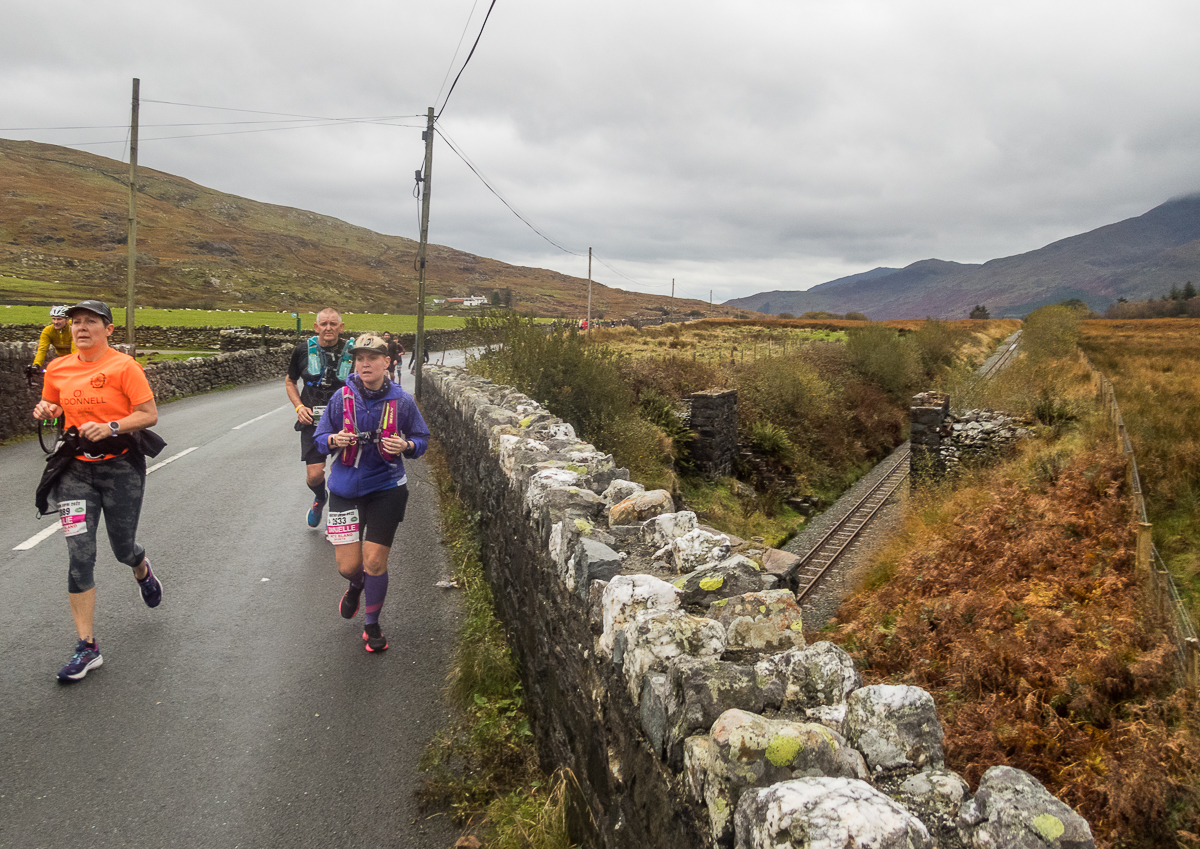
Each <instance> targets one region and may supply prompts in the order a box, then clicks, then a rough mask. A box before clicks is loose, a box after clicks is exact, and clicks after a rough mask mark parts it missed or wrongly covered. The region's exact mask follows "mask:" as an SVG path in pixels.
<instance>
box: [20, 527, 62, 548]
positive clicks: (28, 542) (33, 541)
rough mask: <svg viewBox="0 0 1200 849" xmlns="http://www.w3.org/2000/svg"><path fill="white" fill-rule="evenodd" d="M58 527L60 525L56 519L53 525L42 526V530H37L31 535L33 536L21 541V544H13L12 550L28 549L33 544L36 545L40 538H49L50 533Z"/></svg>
mask: <svg viewBox="0 0 1200 849" xmlns="http://www.w3.org/2000/svg"><path fill="white" fill-rule="evenodd" d="M59 527H60V525H59V523H58V522H57V521H56V522H55V523H54V524H53V525H51V526H50V527H48V528H42V530H41V531H39V532H38V533H36V534H34V535H33V536H31V537H30V538H29V539H27V540H25V542H23V543H21V544H20V545H18V546H14V547H13V551H28V550H29V549H31V548H33V547H34V546H35V545H37V544H38V543H39V542H41V541H42V540H44V539H49V538H50V536H51V535H52V534H53V533H54V532H55V531H57V530H58V529H59Z"/></svg>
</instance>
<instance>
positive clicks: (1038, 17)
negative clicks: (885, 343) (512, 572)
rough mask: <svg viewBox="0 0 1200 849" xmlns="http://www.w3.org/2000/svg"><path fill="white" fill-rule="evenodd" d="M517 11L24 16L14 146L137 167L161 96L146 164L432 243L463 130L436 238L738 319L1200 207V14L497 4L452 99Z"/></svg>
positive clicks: (17, 49) (7, 71)
mask: <svg viewBox="0 0 1200 849" xmlns="http://www.w3.org/2000/svg"><path fill="white" fill-rule="evenodd" d="M490 2H491V0H437V2H432V3H431V2H423V3H415V2H412V0H392V2H384V0H374V1H373V2H363V0H340V2H336V3H331V2H320V3H318V2H313V0H288V2H286V3H284V2H274V0H271V1H270V2H266V1H265V0H237V2H232V0H204V2H199V1H198V0H167V2H164V0H156V2H141V0H105V2H103V3H86V2H80V0H72V2H61V0H40V2H36V3H32V2H23V3H10V4H7V6H6V9H5V13H4V26H3V27H2V28H0V69H2V70H3V74H2V75H0V79H2V80H3V85H0V137H5V138H14V139H35V140H38V141H44V142H51V143H55V144H67V145H73V146H80V147H82V149H84V150H88V151H91V152H94V153H98V154H101V155H104V156H109V157H112V158H114V159H126V160H127V158H128V151H127V147H126V146H125V143H124V142H125V138H126V130H125V127H127V125H128V122H129V106H130V87H131V80H132V78H133V77H139V78H140V79H141V94H142V100H143V102H142V107H141V139H142V141H141V144H140V146H139V162H140V163H141V164H143V165H145V166H148V167H152V168H157V169H160V170H163V171H169V172H172V173H174V174H178V175H180V176H183V177H186V178H188V179H191V180H194V181H195V182H198V183H201V184H203V185H206V186H210V187H212V188H216V189H219V190H221V191H226V192H231V193H233V194H238V195H243V196H246V197H250V198H254V199H256V200H261V201H267V202H270V203H278V204H284V205H287V206H296V207H301V208H304V209H309V210H313V211H316V212H320V213H324V214H328V215H333V216H336V217H338V218H342V219H344V220H346V221H349V222H351V223H353V224H357V225H362V226H365V227H369V228H371V229H373V230H377V231H379V232H383V233H391V234H397V235H401V236H407V237H410V238H414V239H415V238H417V237H418V236H419V231H418V209H417V204H416V202H415V201H414V200H413V197H412V192H413V172H414V171H415V170H416V169H417V168H419V167H420V166H421V163H422V158H423V155H424V149H423V144H422V141H421V129H423V127H424V113H425V110H426V108H427V107H430V106H434V107H435V108H437V109H438V110H439V111H440V117H439V120H438V127H439V130H440V131H441V133H442V134H443V135H444V136H445V138H442V137H438V138H437V139H436V141H435V147H434V162H433V167H434V170H433V181H432V187H433V191H432V194H431V198H432V216H431V223H430V241H432V242H435V243H438V244H443V245H450V246H452V247H455V248H459V249H461V250H465V251H469V252H471V253H475V254H480V255H483V256H489V257H494V258H496V259H499V260H503V261H505V262H511V263H517V264H523V265H536V266H542V267H548V268H554V269H557V270H560V271H563V272H566V273H569V274H575V275H578V276H581V277H584V276H586V274H587V249H588V247H589V246H591V247H593V248H594V249H595V252H596V256H597V257H598V258H599V259H600V260H602V261H603V263H605V264H600V263H599V262H597V263H596V264H595V265H594V266H593V277H594V279H596V280H598V281H600V282H602V283H605V284H607V285H612V286H618V287H621V288H626V289H636V290H639V291H649V292H656V293H660V294H669V293H670V290H671V279H672V278H675V280H676V290H675V291H676V294H678V295H683V296H688V297H696V298H702V299H705V300H707V299H708V297H709V291H710V289H711V290H712V292H713V299H714V300H716V301H723V300H726V299H728V298H733V297H740V296H745V295H751V294H754V293H756V292H761V291H767V290H772V289H805V288H808V287H810V286H812V285H815V284H817V283H821V282H824V281H826V280H830V279H833V278H836V277H840V276H843V275H846V274H853V273H856V272H859V271H866V270H868V269H871V268H874V267H876V266H880V265H887V266H904V265H907V264H909V263H911V262H915V261H917V260H920V259H926V258H929V257H938V258H940V259H946V260H955V261H958V262H981V261H985V260H988V259H992V258H995V257H1000V256H1007V255H1011V254H1015V253H1022V252H1025V251H1028V250H1033V249H1035V248H1038V247H1041V246H1043V245H1045V244H1047V243H1049V242H1051V241H1054V240H1056V239H1060V238H1063V237H1066V236H1070V235H1074V234H1076V233H1081V232H1084V231H1087V230H1090V229H1092V228H1095V227H1098V226H1101V225H1104V224H1108V223H1112V222H1114V221H1118V220H1121V219H1123V218H1128V217H1131V216H1134V215H1140V214H1141V213H1143V212H1145V211H1147V210H1148V209H1150V208H1152V207H1154V206H1156V205H1158V204H1159V203H1161V202H1163V201H1165V200H1167V199H1168V198H1170V197H1172V196H1175V195H1179V194H1185V193H1189V192H1194V191H1200V45H1198V44H1197V41H1196V36H1197V33H1200V3H1196V2H1195V0H1137V2H1130V0H1122V2H1111V0H1038V2H1026V0H1007V1H1006V2H1002V3H1000V2H995V0H989V2H986V3H985V2H973V1H972V0H953V2H951V0H778V1H777V2H776V0H741V2H737V3H734V2H716V0H687V2H683V0H603V2H595V3H581V2H574V0H496V3H495V6H494V8H493V10H492V12H491V17H490V19H489V20H488V23H487V26H486V29H484V31H483V36H482V39H481V40H480V42H479V46H478V48H477V49H476V51H475V54H474V56H473V58H472V59H471V61H470V64H469V65H468V66H467V67H466V70H465V72H463V74H462V77H461V79H460V80H459V81H458V84H457V87H456V88H455V89H454V91H453V93H452V94H451V95H450V97H449V99H448V100H447V99H446V94H447V91H448V90H449V87H450V82H451V80H452V79H453V77H454V75H455V74H456V73H458V71H459V69H460V68H461V67H462V64H463V61H464V60H465V58H466V55H467V52H468V51H469V50H470V47H471V44H472V42H473V41H474V39H475V37H476V35H477V34H478V33H479V30H480V26H481V25H482V24H483V19H484V14H485V13H486V12H487V9H488V7H489V3H490ZM456 54H457V55H456ZM163 101H167V102H169V103H170V104H188V105H168V103H164V102H163ZM198 107H221V108H215V109H214V108H198ZM231 110H253V111H259V112H273V113H283V114H281V115H278V116H271V115H256V114H253V112H252V111H242V112H239V111H231ZM289 115H292V116H314V117H321V118H330V119H346V118H376V119H379V118H386V119H388V120H385V121H381V122H376V123H347V122H344V121H343V122H340V123H339V122H333V121H321V122H317V121H308V122H300V123H295V124H279V123H273V124H272V123H259V124H236V123H232V122H246V121H282V120H286V116H289ZM166 124H190V125H194V126H174V127H168V126H155V125H166ZM205 125H208V126H205ZM57 127H79V128H83V129H70V130H56V129H46V128H57ZM279 127H288V129H286V130H280V129H277V128H279ZM19 128H37V129H27V130H26V129H19ZM265 128H272V129H271V131H269V132H244V131H246V130H260V129H265ZM178 136H191V137H189V138H178ZM168 137H171V138H168ZM447 140H448V141H447ZM97 142H108V143H100V144H97ZM448 142H452V143H453V144H454V145H455V146H456V147H457V148H458V150H459V151H461V152H462V154H463V155H465V156H466V157H467V158H468V159H469V160H470V161H471V163H473V165H474V166H475V168H476V169H477V170H478V171H479V173H480V174H482V175H483V177H484V178H486V179H487V181H488V182H489V183H490V184H491V185H492V186H493V188H495V189H496V191H498V192H499V193H500V194H501V195H502V196H503V197H504V199H505V200H507V202H508V203H509V204H510V205H511V206H512V207H513V208H515V209H516V210H517V211H519V212H520V213H521V215H522V216H523V217H524V218H525V219H526V220H527V221H528V222H529V223H530V224H532V225H533V226H534V227H536V228H537V229H538V230H539V231H541V233H543V234H544V235H545V236H546V237H548V238H549V240H551V241H552V242H554V243H556V245H557V246H559V247H556V246H555V245H554V244H551V243H550V242H548V241H546V240H545V239H543V238H542V237H541V236H539V235H538V234H537V233H535V232H534V231H533V230H531V229H530V228H529V227H528V226H526V224H525V223H522V221H521V220H520V219H519V218H517V217H516V216H515V215H514V214H513V213H512V212H510V211H509V209H508V208H506V207H505V205H504V204H503V203H502V202H501V201H500V200H499V199H498V198H497V197H496V196H495V195H494V194H492V193H491V192H490V191H489V190H488V189H487V188H486V187H485V185H484V184H483V182H481V180H480V178H479V177H477V176H476V175H475V174H473V173H472V172H471V171H470V170H469V169H468V167H467V165H466V164H465V163H464V162H463V160H462V159H460V158H459V156H458V155H457V154H456V153H455V152H454V151H453V150H452V149H451V148H450V146H449V144H448ZM2 202H3V199H2V195H0V203H2ZM560 247H561V248H565V249H566V250H567V251H570V252H564V251H563V250H560V249H559V248H560ZM614 270H615V271H614ZM620 275H624V276H620ZM631 280H632V281H636V282H631Z"/></svg>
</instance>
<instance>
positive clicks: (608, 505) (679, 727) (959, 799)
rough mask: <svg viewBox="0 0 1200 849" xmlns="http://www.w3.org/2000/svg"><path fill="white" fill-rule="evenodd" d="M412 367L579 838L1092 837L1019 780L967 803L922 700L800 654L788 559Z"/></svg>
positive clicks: (517, 408)
mask: <svg viewBox="0 0 1200 849" xmlns="http://www.w3.org/2000/svg"><path fill="white" fill-rule="evenodd" d="M427 375H428V377H427V382H426V384H425V397H424V399H423V407H424V412H425V418H426V419H427V421H428V422H429V423H430V426H431V429H432V430H433V433H434V435H435V436H436V437H437V439H438V440H439V441H440V442H441V444H442V445H443V447H444V449H445V453H446V456H447V459H448V461H449V463H450V464H451V467H452V473H453V475H454V478H455V480H456V482H457V484H458V487H459V491H460V493H461V494H462V495H463V497H464V498H465V499H466V500H467V501H468V503H469V504H470V506H471V507H472V509H474V510H476V511H478V514H479V517H480V519H479V521H480V532H481V534H482V536H483V553H484V560H485V569H486V571H487V577H488V579H489V581H490V583H491V585H492V588H493V593H494V597H495V600H496V605H497V611H498V614H499V615H500V617H501V619H502V620H503V622H504V623H505V626H506V629H507V631H508V634H509V637H510V639H511V642H512V645H513V647H514V650H515V651H516V653H517V655H518V657H519V658H520V668H521V671H522V679H523V686H524V690H525V694H526V697H527V706H528V709H529V711H530V715H531V719H532V721H533V724H534V727H535V732H536V736H537V739H538V744H539V747H540V751H541V755H542V758H543V761H544V762H545V764H546V765H548V766H550V767H567V768H569V769H571V770H572V771H573V773H574V775H575V777H576V779H577V780H578V782H579V785H580V787H581V789H582V790H583V795H584V797H585V799H586V805H587V807H588V811H587V812H586V815H583V816H580V817H579V818H578V821H579V822H581V823H582V822H588V823H591V824H592V827H591V828H590V829H588V830H586V831H585V830H582V829H581V830H580V832H579V833H578V834H577V839H580V840H582V841H583V842H584V843H585V845H587V846H595V847H605V849H635V847H637V849H642V847H647V846H653V847H662V849H673V847H679V849H683V847H687V849H695V847H738V849H766V847H772V849H788V847H807V849H835V847H836V848H837V849H841V847H845V846H856V847H863V848H864V849H866V848H867V847H905V849H917V848H918V847H934V846H939V847H983V846H1024V847H1033V848H1034V849H1036V847H1055V849H1066V847H1072V849H1083V847H1089V846H1092V845H1094V844H1093V842H1092V838H1091V832H1090V829H1089V828H1088V825H1087V823H1086V822H1084V821H1083V820H1082V819H1081V818H1080V817H1078V816H1077V815H1076V814H1075V813H1074V812H1073V811H1071V809H1070V808H1067V806H1065V805H1063V804H1062V803H1061V802H1059V801H1057V800H1056V799H1054V798H1053V797H1052V796H1051V795H1050V794H1049V793H1048V792H1047V791H1046V790H1045V789H1044V788H1043V787H1042V786H1041V785H1040V784H1039V783H1038V782H1037V781H1036V780H1034V779H1033V778H1032V777H1030V776H1028V775H1027V774H1026V773H1023V772H1020V771H1019V770H1012V769H1009V768H1007V767H1003V768H993V769H992V770H989V771H988V773H987V774H986V775H985V776H984V780H983V782H981V784H980V788H979V790H978V791H977V792H976V794H975V795H974V796H972V794H971V793H970V792H969V788H968V786H967V784H966V782H965V781H964V780H963V779H962V778H961V777H959V776H957V775H956V774H954V773H953V772H951V771H949V770H947V769H946V768H945V765H944V757H943V749H942V737H943V735H942V728H941V725H940V723H939V721H938V717H937V712H936V710H935V706H934V702H933V699H932V697H931V696H930V695H929V694H928V693H926V692H925V691H923V690H920V689H918V688H916V687H908V686H889V685H875V686H863V681H862V678H861V676H860V675H859V673H858V671H857V670H856V669H855V667H854V663H853V661H852V660H851V658H850V657H849V656H848V655H847V654H846V653H845V652H844V651H842V650H841V649H840V648H838V647H837V646H835V645H833V644H831V643H827V642H819V643H815V644H813V645H807V644H806V643H805V639H804V636H803V629H802V622H801V614H800V609H799V607H798V606H797V604H796V601H795V597H794V596H793V595H792V594H791V593H790V592H789V591H787V590H786V589H785V588H786V586H787V574H786V571H787V569H788V568H791V567H789V566H787V565H786V564H787V563H788V562H790V561H788V560H787V559H786V558H784V559H781V558H779V557H778V556H777V555H778V553H777V552H773V551H772V550H762V549H754V548H753V547H751V546H750V544H748V543H746V542H745V541H743V540H739V539H736V538H732V537H730V536H729V535H727V534H721V533H719V532H717V531H715V530H713V529H711V528H706V527H704V526H703V525H701V524H699V523H698V521H697V517H696V515H695V513H692V512H690V511H686V510H677V509H676V505H674V504H673V503H672V501H671V496H670V495H669V494H668V493H666V492H664V491H652V492H646V491H645V490H644V488H643V487H642V486H641V485H639V484H637V483H636V482H633V481H630V480H628V474H627V473H626V472H625V470H623V469H618V468H616V467H615V465H614V463H613V460H612V457H611V456H609V455H606V454H603V453H601V452H599V451H597V450H596V449H595V448H594V447H593V446H591V445H589V444H587V443H584V442H582V441H581V440H579V439H578V438H576V436H575V433H574V430H573V429H572V427H571V426H570V425H569V424H567V423H565V422H563V421H561V420H559V419H557V418H555V417H554V416H552V415H551V414H550V413H549V412H547V411H546V410H545V409H543V408H542V407H540V406H539V405H538V404H537V403H535V402H534V401H532V400H531V399H529V398H528V397H526V396H524V395H522V394H521V393H519V392H517V391H516V390H514V389H512V388H511V387H506V386H499V385H495V384H492V383H491V382H489V381H487V380H484V379H482V378H477V377H473V376H470V375H468V374H466V373H465V372H464V371H463V370H461V369H449V368H432V369H430V370H429V371H428V372H427ZM792 560H794V558H792ZM780 564H785V565H780Z"/></svg>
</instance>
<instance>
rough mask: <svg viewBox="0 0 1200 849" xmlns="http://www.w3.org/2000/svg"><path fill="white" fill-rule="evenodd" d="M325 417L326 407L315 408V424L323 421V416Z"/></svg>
mask: <svg viewBox="0 0 1200 849" xmlns="http://www.w3.org/2000/svg"><path fill="white" fill-rule="evenodd" d="M323 415H325V407H313V423H314V424H315V423H317V422H319V421H320V420H321V416H323Z"/></svg>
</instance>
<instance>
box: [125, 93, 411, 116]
mask: <svg viewBox="0 0 1200 849" xmlns="http://www.w3.org/2000/svg"><path fill="white" fill-rule="evenodd" d="M142 103H161V104H163V105H165V106H187V107H189V108H191V109H218V110H221V111H223V112H248V113H250V114H252V115H276V116H279V117H283V118H307V119H308V120H310V121H382V120H388V121H391V120H398V119H400V118H424V117H425V116H424V115H389V116H383V117H380V118H330V117H328V116H327V115H297V114H294V113H292V112H267V111H264V110H262V109H238V108H236V107H233V106H207V105H204V104H200V103H177V102H175V101H172V100H151V99H149V98H142Z"/></svg>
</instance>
